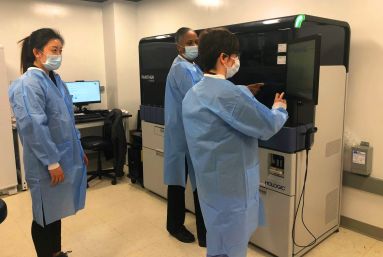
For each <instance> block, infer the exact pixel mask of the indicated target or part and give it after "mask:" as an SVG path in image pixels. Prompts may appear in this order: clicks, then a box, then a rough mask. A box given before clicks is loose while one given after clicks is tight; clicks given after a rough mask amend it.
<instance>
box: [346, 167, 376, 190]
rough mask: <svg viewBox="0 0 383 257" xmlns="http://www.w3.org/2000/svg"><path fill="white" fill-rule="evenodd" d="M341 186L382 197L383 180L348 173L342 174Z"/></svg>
mask: <svg viewBox="0 0 383 257" xmlns="http://www.w3.org/2000/svg"><path fill="white" fill-rule="evenodd" d="M343 185H344V186H348V187H352V188H355V189H358V190H361V191H365V192H368V193H372V194H377V195H381V196H383V180H381V179H378V178H374V177H365V176H361V175H358V174H354V173H351V172H348V171H344V172H343Z"/></svg>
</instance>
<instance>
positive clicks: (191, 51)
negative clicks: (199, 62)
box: [185, 46, 198, 61]
mask: <svg viewBox="0 0 383 257" xmlns="http://www.w3.org/2000/svg"><path fill="white" fill-rule="evenodd" d="M197 56H198V46H185V57H186V59H188V60H190V61H193V60H194V59H195V58H197Z"/></svg>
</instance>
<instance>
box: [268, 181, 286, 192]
mask: <svg viewBox="0 0 383 257" xmlns="http://www.w3.org/2000/svg"><path fill="white" fill-rule="evenodd" d="M265 184H266V186H269V187H272V188H275V189H278V190H282V191H285V190H286V187H285V186H282V185H278V184H276V183H273V182H271V181H265Z"/></svg>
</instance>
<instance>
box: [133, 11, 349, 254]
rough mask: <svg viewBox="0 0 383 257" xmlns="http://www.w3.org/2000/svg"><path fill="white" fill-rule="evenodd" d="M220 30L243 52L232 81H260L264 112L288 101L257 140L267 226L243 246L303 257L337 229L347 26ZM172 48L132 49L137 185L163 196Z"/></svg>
mask: <svg viewBox="0 0 383 257" xmlns="http://www.w3.org/2000/svg"><path fill="white" fill-rule="evenodd" d="M226 27H227V28H228V29H229V30H230V31H232V32H233V33H235V34H236V35H237V36H238V38H239V41H240V47H241V68H240V70H239V72H238V73H237V74H236V75H235V76H234V77H233V78H231V80H232V81H233V82H234V83H235V84H238V85H248V84H252V83H255V82H263V83H264V84H265V85H264V86H263V88H262V90H261V91H260V93H259V94H258V95H257V96H256V97H257V99H258V100H259V101H260V102H262V103H263V104H265V105H266V106H268V107H271V106H272V104H273V99H274V95H275V93H276V92H286V96H287V102H288V108H287V111H288V113H289V119H288V121H287V123H286V124H285V126H284V127H283V128H282V129H281V131H280V132H278V133H277V134H276V135H275V136H273V137H272V138H271V139H269V140H268V141H259V146H260V156H259V159H260V182H261V183H260V188H259V191H260V196H261V199H262V200H263V203H264V206H265V215H266V217H265V218H266V225H265V226H263V227H259V228H258V229H257V231H256V232H255V233H254V235H253V236H252V237H251V240H250V242H251V243H253V244H255V245H256V246H258V247H260V248H262V249H264V250H266V251H268V252H270V253H272V254H273V255H276V256H279V257H293V256H302V255H304V254H305V253H307V252H308V251H309V250H310V249H312V248H313V247H315V246H316V245H317V244H319V243H320V242H322V241H323V240H324V239H325V238H326V237H328V236H329V235H331V233H333V232H335V231H338V229H339V225H340V201H341V185H342V149H343V130H344V112H345V95H346V84H347V73H348V65H349V64H348V62H349V50H350V27H349V25H348V23H347V22H343V21H337V20H331V19H326V18H321V17H314V16H308V15H294V16H288V17H281V18H275V19H269V20H263V21H255V22H248V23H243V24H235V25H229V26H226ZM175 49H176V48H175V46H174V35H162V36H161V37H159V36H156V37H149V38H144V39H142V40H141V41H140V45H139V50H140V75H141V117H142V120H143V135H142V136H143V149H144V150H143V164H144V186H145V187H146V188H147V189H149V190H151V191H153V192H156V193H157V194H160V195H162V196H164V197H166V187H165V186H164V185H163V170H162V169H163V158H162V155H163V129H164V127H163V124H164V123H163V122H164V120H163V101H164V97H163V96H164V90H165V81H166V75H167V72H168V70H169V67H170V65H171V62H172V60H173V59H174V57H175V56H176V54H177V53H176V51H175ZM153 57H155V58H154V59H156V60H161V62H152V60H153ZM254 186H256V185H254ZM188 197H189V199H190V193H189V196H188Z"/></svg>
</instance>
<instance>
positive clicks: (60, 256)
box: [56, 251, 72, 257]
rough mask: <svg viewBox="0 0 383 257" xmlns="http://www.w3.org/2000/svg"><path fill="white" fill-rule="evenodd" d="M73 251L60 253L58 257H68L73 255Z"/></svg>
mask: <svg viewBox="0 0 383 257" xmlns="http://www.w3.org/2000/svg"><path fill="white" fill-rule="evenodd" d="M71 252H72V251H67V252H65V253H64V252H60V253H59V255H56V257H68V253H71Z"/></svg>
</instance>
